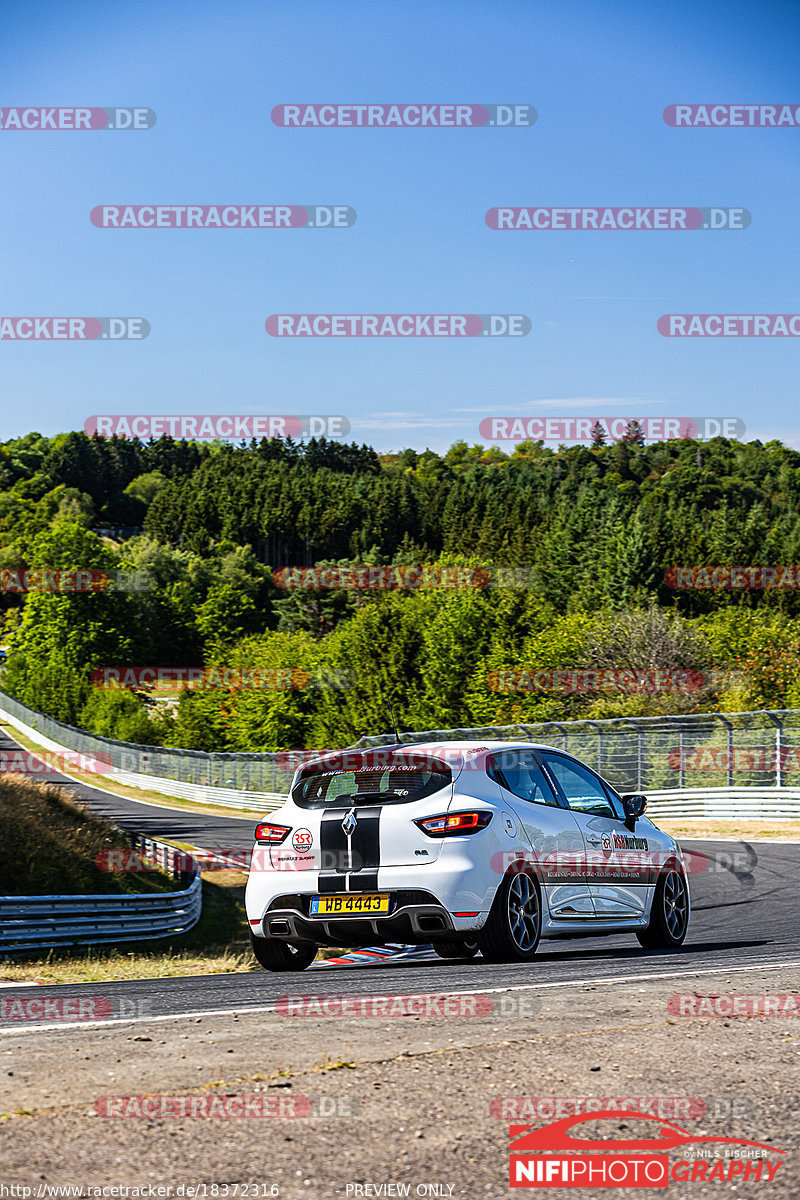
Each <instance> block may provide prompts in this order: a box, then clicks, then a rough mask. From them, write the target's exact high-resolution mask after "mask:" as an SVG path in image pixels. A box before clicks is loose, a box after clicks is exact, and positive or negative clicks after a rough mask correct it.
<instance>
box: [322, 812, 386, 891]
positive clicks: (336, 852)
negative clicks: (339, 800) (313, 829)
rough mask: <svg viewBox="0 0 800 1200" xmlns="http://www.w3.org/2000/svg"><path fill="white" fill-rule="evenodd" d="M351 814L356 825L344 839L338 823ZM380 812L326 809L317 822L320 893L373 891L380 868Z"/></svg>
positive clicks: (340, 825) (340, 824)
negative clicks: (318, 825)
mask: <svg viewBox="0 0 800 1200" xmlns="http://www.w3.org/2000/svg"><path fill="white" fill-rule="evenodd" d="M351 811H353V815H354V817H355V821H356V825H355V828H354V830H353V832H352V834H351V836H350V837H349V838H348V836H347V834H346V833H345V831H344V830H343V829H342V822H343V821H344V819H345V817H346V816H347V814H348V813H349V812H351ZM380 820H381V809H380V808H379V807H375V808H361V809H355V810H352V809H351V808H338V809H329V810H328V811H327V812H325V813H323V815H322V820H321V822H320V831H319V841H320V859H321V867H320V873H319V890H320V893H323V892H324V893H329V892H344V891H348V892H356V891H357V892H370V891H372V892H374V891H377V888H378V867H379V866H380Z"/></svg>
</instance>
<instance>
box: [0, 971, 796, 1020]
mask: <svg viewBox="0 0 800 1200" xmlns="http://www.w3.org/2000/svg"><path fill="white" fill-rule="evenodd" d="M790 967H800V962H779V963H755V964H753V965H752V966H746V967H699V968H698V969H697V970H694V971H659V972H656V973H652V974H648V975H619V976H615V977H613V978H611V979H567V980H563V981H561V982H555V981H551V982H548V983H516V984H508V985H507V986H505V987H491V988H486V987H484V988H459V989H457V990H455V991H444V990H443V991H439V992H361V993H359V992H340V993H336V992H331V993H329V994H330V995H334V996H335V995H337V994H338V995H347V996H348V998H349V997H352V998H353V999H357V998H358V997H359V995H363V996H364V997H368V996H375V995H380V996H381V997H384V996H385V997H386V998H387V999H392V997H393V996H403V997H405V998H407V999H418V998H419V999H424V998H425V997H427V996H491V995H494V994H495V993H499V992H524V991H542V990H544V989H545V988H559V987H566V988H576V987H599V986H608V985H610V984H618V983H641V982H644V981H645V980H653V979H676V978H693V977H694V976H696V975H734V974H738V973H740V972H742V971H777V970H780V969H782V968H790ZM69 986H70V987H73V986H75V985H74V984H70V985H69ZM84 986H95V987H101V986H103V985H102V984H94V985H91V984H87V985H84ZM297 994H298V995H300V994H301V993H297ZM306 994H309V995H318V994H320V993H306ZM68 998H69V997H68ZM276 1011H277V1008H276V1005H275V1004H274V1003H273V1004H261V1005H257V1006H250V1005H245V1006H244V1007H242V1006H241V1005H239V1006H233V1007H231V1008H207V1009H197V1010H195V1011H193V1012H180V1013H164V1014H162V1015H160V1016H155V1017H113V1018H111V1019H110V1020H108V1021H71V1022H64V1021H51V1022H50V1023H49V1024H42V1025H25V1026H20V1027H19V1028H17V1029H14V1028H9V1027H8V1026H5V1025H4V1026H2V1027H0V1035H6V1036H9V1035H10V1036H14V1035H16V1034H19V1033H47V1032H50V1031H52V1030H57V1031H58V1032H59V1033H63V1032H66V1031H68V1030H75V1029H107V1028H109V1027H110V1026H112V1025H143V1024H144V1025H146V1024H148V1023H150V1024H155V1023H157V1022H162V1021H185V1020H189V1019H190V1018H195V1019H196V1018H198V1017H226V1016H228V1017H229V1016H234V1015H235V1016H236V1017H246V1016H249V1015H250V1014H251V1013H253V1014H254V1013H274V1012H276ZM375 1019H379V1018H375Z"/></svg>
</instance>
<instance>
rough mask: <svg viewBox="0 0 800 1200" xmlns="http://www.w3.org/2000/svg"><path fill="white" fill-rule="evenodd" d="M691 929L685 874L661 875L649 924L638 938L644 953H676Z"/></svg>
mask: <svg viewBox="0 0 800 1200" xmlns="http://www.w3.org/2000/svg"><path fill="white" fill-rule="evenodd" d="M688 928H689V888H688V885H687V883H686V876H685V875H684V873H683V871H678V870H672V871H665V872H664V874H663V875H661V876H659V879H658V883H657V884H656V890H655V893H654V895H653V904H652V907H651V909H650V924H649V925H648V926H647V928H646V929H641V930H640V931H639V932H638V933H637V934H636V937H637V938H638V939H639V945H640V946H643V947H644V948H645V950H676V949H677V948H678V946H680V945H681V943H682V942H683V939H684V938H685V937H686V931H687V929H688Z"/></svg>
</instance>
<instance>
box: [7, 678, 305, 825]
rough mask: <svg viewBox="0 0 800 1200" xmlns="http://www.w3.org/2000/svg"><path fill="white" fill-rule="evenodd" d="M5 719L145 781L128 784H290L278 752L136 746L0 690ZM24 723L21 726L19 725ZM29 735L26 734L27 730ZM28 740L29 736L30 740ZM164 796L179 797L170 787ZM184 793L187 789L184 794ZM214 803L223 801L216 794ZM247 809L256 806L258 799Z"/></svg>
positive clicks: (273, 792) (254, 788)
mask: <svg viewBox="0 0 800 1200" xmlns="http://www.w3.org/2000/svg"><path fill="white" fill-rule="evenodd" d="M3 717H4V718H5V720H7V721H9V723H10V724H12V725H13V724H15V722H21V725H17V726H16V727H17V728H18V729H21V730H22V731H23V732H25V731H27V730H33V731H35V732H36V733H37V734H38V735H39V736H38V737H37V738H36V739H35V740H36V741H37V743H38V744H39V745H46V744H47V742H45V741H42V738H45V739H48V740H49V741H50V742H51V743H52V744H53V745H57V746H59V747H62V748H63V747H65V748H66V749H67V750H74V751H76V752H77V753H78V754H83V755H85V756H86V757H87V758H98V759H100V760H101V761H105V762H110V763H111V766H112V768H113V769H114V771H115V772H119V773H120V774H122V773H125V774H126V775H128V776H130V778H131V779H136V780H138V779H139V777H144V778H146V779H148V780H149V781H150V782H148V783H147V784H142V783H140V782H135V783H133V784H132V786H134V787H143V786H147V787H151V788H154V789H155V790H166V788H159V787H157V786H156V781H158V782H160V783H162V784H163V783H164V781H165V780H169V781H170V782H171V783H180V784H190V785H194V786H196V787H201V788H208V789H209V790H210V791H212V792H213V793H214V794H215V795H216V794H217V793H220V794H223V793H225V792H229V793H239V792H245V793H249V794H250V795H251V796H254V797H255V798H256V799H257V798H258V797H267V798H269V797H273V798H274V797H277V796H280V797H281V798H282V797H283V796H285V794H286V791H287V789H288V787H289V783H290V782H291V771H289V770H287V769H286V767H285V765H284V762H283V757H282V756H281V755H280V754H277V753H274V752H269V751H264V752H263V753H259V754H217V753H213V754H207V753H206V752H205V751H202V750H178V749H172V748H169V747H164V746H140V745H137V744H136V743H134V742H117V741H114V740H113V739H111V738H106V737H101V736H100V735H99V734H94V733H89V731H88V730H86V729H77V728H76V727H75V726H74V725H65V724H64V723H63V721H56V720H55V719H54V718H53V717H48V716H47V715H46V714H45V713H40V712H37V710H36V709H34V708H29V707H28V706H27V705H26V704H22V703H21V702H20V701H19V700H17V699H16V698H15V697H14V696H10V695H9V694H8V693H7V692H3V691H0V719H3ZM23 727H24V728H23ZM28 736H29V737H32V734H30V733H29V734H28ZM32 740H33V739H32ZM169 794H172V795H182V794H183V793H182V792H180V791H176V790H173V791H172V792H170V793H169ZM187 794H188V793H187ZM214 803H215V804H216V803H224V800H222V799H221V798H218V799H216V800H214ZM251 807H253V808H259V809H260V808H261V807H262V806H261V804H260V803H255V804H253V805H252V806H251Z"/></svg>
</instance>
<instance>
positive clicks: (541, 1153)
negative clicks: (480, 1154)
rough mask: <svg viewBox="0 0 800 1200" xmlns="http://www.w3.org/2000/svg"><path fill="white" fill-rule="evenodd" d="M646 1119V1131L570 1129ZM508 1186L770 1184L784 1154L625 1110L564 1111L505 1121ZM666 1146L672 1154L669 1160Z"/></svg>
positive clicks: (770, 1147) (745, 1140) (740, 1139)
mask: <svg viewBox="0 0 800 1200" xmlns="http://www.w3.org/2000/svg"><path fill="white" fill-rule="evenodd" d="M603 1120H608V1121H613V1122H614V1123H615V1125H616V1126H617V1127H619V1123H620V1122H621V1121H624V1122H625V1124H629V1123H630V1122H631V1121H632V1120H633V1121H636V1120H641V1121H647V1122H649V1123H650V1125H651V1127H652V1126H655V1128H653V1132H652V1135H651V1136H642V1137H638V1138H619V1139H615V1138H611V1139H595V1137H594V1136H593V1134H592V1133H590V1134H589V1135H588V1136H583V1137H582V1136H581V1135H580V1133H579V1132H573V1130H574V1129H575V1127H578V1126H581V1125H583V1124H585V1123H587V1122H591V1123H594V1122H596V1121H603ZM509 1138H510V1142H511V1144H510V1148H509V1152H510V1155H511V1161H510V1184H511V1187H530V1188H594V1189H599V1188H612V1187H629V1188H666V1187H669V1184H670V1181H672V1182H674V1183H687V1182H689V1183H728V1184H731V1183H734V1184H735V1183H750V1184H755V1183H771V1182H772V1181H773V1180H774V1178H775V1176H776V1175H777V1173H778V1170H779V1169H780V1167H781V1165H782V1163H783V1159H782V1158H778V1157H777V1156H778V1155H783V1154H785V1151H784V1150H778V1149H777V1148H776V1147H775V1146H770V1145H767V1144H765V1143H763V1142H751V1141H748V1140H747V1139H745V1138H729V1137H723V1136H721V1135H720V1136H705V1135H699V1134H698V1135H696V1134H693V1133H689V1132H688V1131H687V1130H685V1129H681V1127H680V1126H679V1125H674V1124H672V1123H671V1122H666V1121H662V1120H658V1121H656V1120H654V1118H653V1117H652V1116H647V1115H646V1114H644V1113H637V1112H631V1111H630V1110H629V1109H608V1110H605V1111H603V1112H594V1113H584V1114H583V1115H572V1116H568V1117H564V1118H563V1119H562V1120H560V1121H553V1122H551V1123H550V1124H547V1125H542V1126H539V1127H537V1126H535V1125H511V1126H510V1127H509ZM670 1151H676V1153H677V1157H676V1160H675V1161H674V1162H672V1163H670V1156H669V1152H670Z"/></svg>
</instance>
